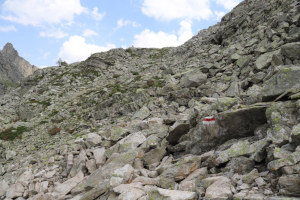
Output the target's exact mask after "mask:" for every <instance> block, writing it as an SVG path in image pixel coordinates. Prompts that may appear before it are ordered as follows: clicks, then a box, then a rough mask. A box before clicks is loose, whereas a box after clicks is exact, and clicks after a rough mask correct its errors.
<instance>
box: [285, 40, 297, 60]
mask: <svg viewBox="0 0 300 200" xmlns="http://www.w3.org/2000/svg"><path fill="white" fill-rule="evenodd" d="M281 51H282V54H283V55H284V56H286V57H288V58H289V59H292V60H296V59H298V60H299V59H300V42H294V43H288V44H285V45H283V46H282V47H281Z"/></svg>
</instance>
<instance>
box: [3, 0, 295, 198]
mask: <svg viewBox="0 0 300 200" xmlns="http://www.w3.org/2000/svg"><path fill="white" fill-rule="evenodd" d="M299 11H300V3H299V2H298V1H297V0H285V1H283V0H282V1H281V0H269V1H258V0H246V1H244V2H242V3H241V4H239V5H238V6H237V7H236V8H235V9H234V10H233V11H231V12H230V13H229V14H227V15H225V16H224V17H223V19H222V21H221V22H220V23H218V24H217V25H215V26H213V27H210V28H208V29H206V30H202V31H200V32H199V33H198V34H197V35H196V36H194V37H193V38H192V39H191V40H189V41H188V42H186V43H185V44H184V45H182V46H179V47H176V48H163V49H137V48H129V49H126V50H124V49H114V50H111V51H108V52H105V53H96V54H94V55H92V56H91V57H89V58H88V59H87V60H86V61H83V62H81V63H74V64H71V65H63V66H61V67H59V68H57V67H52V68H45V69H42V70H38V71H36V72H35V73H34V74H33V75H31V76H29V77H28V78H26V79H25V80H24V81H23V82H22V83H21V86H20V87H18V88H16V89H15V90H14V91H11V92H9V93H7V94H5V95H4V96H2V97H1V98H0V139H1V140H0V175H1V177H0V198H2V199H6V200H10V199H18V200H22V199H31V200H41V199H42V200H52V199H73V200H76V199H78V200H93V199H98V200H102V199H103V200H104V199H105V200H112V199H123V200H148V199H149V200H150V199H172V200H196V199H216V200H217V199H274V200H277V199H278V200H280V199H287V198H288V199H289V198H290V199H296V198H297V197H300V193H299V192H300V80H299V77H300V74H299V72H300V57H299V55H300V54H299V50H300V46H299V42H300V31H299V30H300V12H299ZM203 120H204V122H203ZM208 125H209V127H208Z"/></svg>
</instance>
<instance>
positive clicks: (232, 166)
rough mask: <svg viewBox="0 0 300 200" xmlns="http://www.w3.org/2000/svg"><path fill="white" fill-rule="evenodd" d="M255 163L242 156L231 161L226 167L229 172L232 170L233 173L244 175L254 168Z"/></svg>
mask: <svg viewBox="0 0 300 200" xmlns="http://www.w3.org/2000/svg"><path fill="white" fill-rule="evenodd" d="M254 164H255V163H254V161H253V160H251V159H249V158H247V157H244V156H240V157H236V158H233V159H231V160H230V161H229V162H228V163H227V165H226V169H227V170H232V171H233V173H239V174H244V173H247V172H250V171H251V170H252V169H253V167H254Z"/></svg>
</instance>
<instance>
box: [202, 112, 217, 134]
mask: <svg viewBox="0 0 300 200" xmlns="http://www.w3.org/2000/svg"><path fill="white" fill-rule="evenodd" d="M203 131H204V133H205V135H206V137H207V139H209V138H213V137H217V136H218V133H219V126H218V124H217V123H216V118H215V117H214V116H208V117H204V119H203Z"/></svg>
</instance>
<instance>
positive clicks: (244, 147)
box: [213, 140, 255, 166]
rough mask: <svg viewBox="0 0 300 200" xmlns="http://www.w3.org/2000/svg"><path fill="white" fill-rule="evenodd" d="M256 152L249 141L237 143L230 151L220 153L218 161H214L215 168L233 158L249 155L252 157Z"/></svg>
mask: <svg viewBox="0 0 300 200" xmlns="http://www.w3.org/2000/svg"><path fill="white" fill-rule="evenodd" d="M254 152H255V148H254V146H253V145H251V144H250V143H249V142H248V140H245V141H242V142H237V143H236V144H233V145H232V146H231V147H230V148H229V149H227V150H225V151H222V152H218V153H217V157H216V159H215V160H214V161H213V164H214V165H215V166H218V165H220V164H222V163H225V162H228V161H229V160H230V159H231V158H234V157H239V156H244V155H248V156H250V155H251V154H252V153H254Z"/></svg>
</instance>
